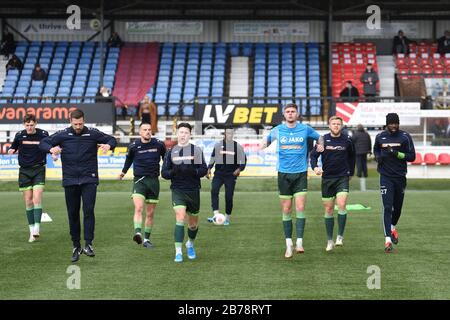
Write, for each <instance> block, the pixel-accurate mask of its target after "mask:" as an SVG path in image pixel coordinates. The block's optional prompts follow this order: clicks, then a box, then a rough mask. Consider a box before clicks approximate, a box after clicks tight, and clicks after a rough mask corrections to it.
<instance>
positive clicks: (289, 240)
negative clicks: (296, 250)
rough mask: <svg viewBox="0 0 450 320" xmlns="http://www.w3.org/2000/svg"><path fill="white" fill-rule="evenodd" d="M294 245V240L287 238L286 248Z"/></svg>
mask: <svg viewBox="0 0 450 320" xmlns="http://www.w3.org/2000/svg"><path fill="white" fill-rule="evenodd" d="M293 245H294V244H293V243H292V239H291V238H287V239H286V247H289V246H293Z"/></svg>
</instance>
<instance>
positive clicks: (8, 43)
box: [0, 29, 15, 60]
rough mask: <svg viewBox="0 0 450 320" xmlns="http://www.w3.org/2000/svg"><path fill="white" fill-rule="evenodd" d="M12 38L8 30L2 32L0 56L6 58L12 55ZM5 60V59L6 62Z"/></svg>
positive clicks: (13, 44) (13, 45)
mask: <svg viewBox="0 0 450 320" xmlns="http://www.w3.org/2000/svg"><path fill="white" fill-rule="evenodd" d="M14 47H15V43H14V36H13V34H12V33H11V32H9V30H8V29H5V30H4V31H3V37H2V42H1V44H0V54H2V55H4V56H5V57H8V56H9V55H10V54H12V53H14ZM6 59H7V58H5V60H6Z"/></svg>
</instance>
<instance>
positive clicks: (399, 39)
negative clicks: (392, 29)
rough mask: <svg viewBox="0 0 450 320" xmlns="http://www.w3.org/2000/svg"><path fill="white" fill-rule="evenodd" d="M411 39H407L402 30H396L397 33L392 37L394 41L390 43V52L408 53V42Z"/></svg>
mask: <svg viewBox="0 0 450 320" xmlns="http://www.w3.org/2000/svg"><path fill="white" fill-rule="evenodd" d="M411 42H412V41H411V40H409V39H408V38H407V37H406V36H405V34H404V33H403V31H402V30H399V31H398V34H397V35H396V36H395V37H394V43H393V45H392V53H393V54H397V53H404V54H407V53H409V44H410V43H411Z"/></svg>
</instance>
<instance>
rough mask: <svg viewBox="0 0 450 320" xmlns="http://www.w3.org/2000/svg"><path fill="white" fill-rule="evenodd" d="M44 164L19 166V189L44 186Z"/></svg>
mask: <svg viewBox="0 0 450 320" xmlns="http://www.w3.org/2000/svg"><path fill="white" fill-rule="evenodd" d="M44 185H45V166H36V167H31V168H19V191H25V190H33V189H39V188H41V189H42V188H44Z"/></svg>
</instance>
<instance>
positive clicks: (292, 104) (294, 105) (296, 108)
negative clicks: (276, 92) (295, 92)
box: [283, 103, 298, 112]
mask: <svg viewBox="0 0 450 320" xmlns="http://www.w3.org/2000/svg"><path fill="white" fill-rule="evenodd" d="M287 108H295V110H297V111H298V107H297V105H296V104H295V103H288V104H287V105H286V106H284V108H283V112H284V110H286V109H287Z"/></svg>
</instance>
